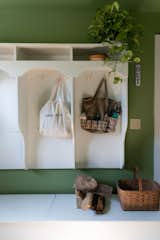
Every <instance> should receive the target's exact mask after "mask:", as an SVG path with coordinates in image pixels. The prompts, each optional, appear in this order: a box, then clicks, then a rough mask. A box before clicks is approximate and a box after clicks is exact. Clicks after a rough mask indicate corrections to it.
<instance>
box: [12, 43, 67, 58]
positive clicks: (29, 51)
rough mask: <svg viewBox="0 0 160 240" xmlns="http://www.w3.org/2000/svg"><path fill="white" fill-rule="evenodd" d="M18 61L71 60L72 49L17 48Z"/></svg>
mask: <svg viewBox="0 0 160 240" xmlns="http://www.w3.org/2000/svg"><path fill="white" fill-rule="evenodd" d="M16 52H17V53H16V55H17V56H16V60H33V61H34V60H35V61H40V60H49V61H50V60H51V61H69V60H71V48H70V47H25V46H24V47H17V51H16Z"/></svg>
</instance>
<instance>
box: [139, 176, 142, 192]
mask: <svg viewBox="0 0 160 240" xmlns="http://www.w3.org/2000/svg"><path fill="white" fill-rule="evenodd" d="M138 187H139V192H142V191H143V185H142V178H138Z"/></svg>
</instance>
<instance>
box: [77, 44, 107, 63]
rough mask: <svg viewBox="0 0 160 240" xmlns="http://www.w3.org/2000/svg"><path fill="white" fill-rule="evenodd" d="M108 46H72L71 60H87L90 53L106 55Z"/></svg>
mask: <svg viewBox="0 0 160 240" xmlns="http://www.w3.org/2000/svg"><path fill="white" fill-rule="evenodd" d="M107 52H108V47H104V46H100V47H73V60H75V61H83V60H86V61H87V60H89V56H90V55H92V54H105V55H107Z"/></svg>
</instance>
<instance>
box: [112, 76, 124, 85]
mask: <svg viewBox="0 0 160 240" xmlns="http://www.w3.org/2000/svg"><path fill="white" fill-rule="evenodd" d="M122 81H123V80H122V78H121V77H118V76H115V77H114V80H113V83H114V84H118V83H121V82H122Z"/></svg>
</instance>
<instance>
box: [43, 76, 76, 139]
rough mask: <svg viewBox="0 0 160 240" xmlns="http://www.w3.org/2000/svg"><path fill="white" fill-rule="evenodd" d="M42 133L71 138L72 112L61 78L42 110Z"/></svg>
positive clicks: (48, 135)
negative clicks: (66, 99) (65, 96)
mask: <svg viewBox="0 0 160 240" xmlns="http://www.w3.org/2000/svg"><path fill="white" fill-rule="evenodd" d="M39 131H40V134H41V135H42V136H47V137H54V138H71V137H72V123H71V113H70V110H69V108H68V106H67V103H66V101H65V98H64V81H63V79H62V78H60V79H59V80H58V82H57V84H56V86H55V87H54V89H53V91H52V94H51V97H50V99H49V100H48V102H47V103H46V104H45V105H44V106H43V107H42V109H41V110H40V129H39Z"/></svg>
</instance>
